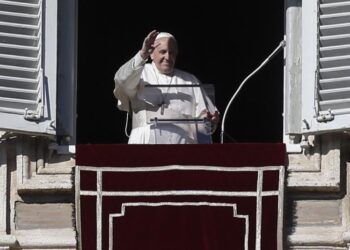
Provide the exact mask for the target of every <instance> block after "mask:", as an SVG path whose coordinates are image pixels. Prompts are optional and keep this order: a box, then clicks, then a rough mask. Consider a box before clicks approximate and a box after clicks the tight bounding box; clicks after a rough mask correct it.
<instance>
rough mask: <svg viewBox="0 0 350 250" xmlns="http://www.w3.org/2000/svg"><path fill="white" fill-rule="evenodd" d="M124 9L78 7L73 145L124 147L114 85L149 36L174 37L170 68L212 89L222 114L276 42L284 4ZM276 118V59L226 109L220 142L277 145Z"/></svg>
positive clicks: (279, 66)
mask: <svg viewBox="0 0 350 250" xmlns="http://www.w3.org/2000/svg"><path fill="white" fill-rule="evenodd" d="M125 5H128V3H124V4H123V7H121V4H120V3H117V2H104V3H103V4H96V1H80V2H79V28H78V30H79V33H78V36H79V40H78V41H79V42H78V99H77V102H78V107H77V108H78V110H77V113H78V117H77V143H126V142H127V137H126V136H125V134H124V126H125V115H126V114H125V112H121V111H119V110H118V109H117V107H116V105H117V101H116V99H115V98H114V96H113V93H112V91H113V88H114V82H113V77H114V73H115V71H116V70H117V69H118V68H119V67H120V66H121V65H122V64H123V63H124V62H126V61H127V60H129V59H130V58H131V57H132V56H134V55H135V54H136V52H137V51H138V50H139V49H140V48H141V45H142V41H143V38H144V37H145V36H146V35H147V34H148V32H149V31H151V30H152V29H157V30H160V31H167V32H170V33H173V34H174V35H175V37H176V39H177V40H178V43H179V49H180V53H179V56H178V61H177V67H178V68H180V69H182V70H185V71H188V72H190V73H193V74H194V75H196V76H197V77H198V78H199V79H200V80H201V82H202V83H209V84H214V85H215V92H216V106H217V107H218V109H219V110H220V112H221V113H222V114H223V112H224V109H225V107H226V105H227V103H228V101H229V99H230V98H231V96H232V95H233V94H234V92H235V91H236V89H237V88H238V86H239V84H240V83H241V82H242V81H243V79H244V78H245V77H246V76H247V75H248V74H250V73H251V72H252V71H253V70H254V69H255V68H256V67H258V66H259V65H260V63H261V62H262V61H263V60H264V59H265V58H266V57H267V56H268V55H269V54H270V53H271V52H272V51H273V50H274V49H275V48H276V47H277V46H278V44H279V43H280V41H281V40H282V39H283V33H284V32H283V29H284V28H283V26H284V6H283V1H255V2H247V1H246V2H244V1H243V2H242V1H240V2H235V4H234V5H233V6H231V5H232V3H231V4H229V3H227V4H226V5H223V4H220V5H217V6H214V5H213V3H208V4H203V3H201V4H200V5H198V4H194V3H193V4H190V3H187V4H186V5H181V4H176V3H172V4H171V5H172V6H171V7H170V6H164V5H157V4H155V3H152V4H151V5H148V4H147V5H146V4H141V3H137V4H136V3H133V4H130V6H129V7H128V6H125ZM136 5H137V6H136ZM142 5H145V6H142ZM157 6H158V7H157ZM135 8H136V9H135ZM282 112H283V55H282V53H281V52H280V53H279V54H278V55H277V56H276V57H275V58H274V59H273V60H272V61H271V62H270V63H269V64H268V65H266V66H265V67H264V68H263V69H262V70H261V71H260V72H258V73H257V74H256V75H255V76H254V77H253V78H252V79H251V80H249V82H247V83H246V85H245V86H244V88H243V89H242V90H241V92H240V93H239V95H238V96H237V98H236V100H235V101H234V103H233V104H232V106H231V108H230V110H229V113H228V116H227V120H226V123H225V130H226V133H227V134H228V135H229V136H227V137H225V142H232V140H231V139H234V140H235V141H236V142H282V133H283V132H282V130H283V129H282V128H283V125H282V124H283V121H282ZM129 126H130V125H129ZM219 135H220V126H219V128H218V130H217V131H216V133H215V134H214V137H213V138H214V142H219V137H220V136H219ZM229 137H232V138H231V139H230V138H229Z"/></svg>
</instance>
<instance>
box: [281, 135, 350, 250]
mask: <svg viewBox="0 0 350 250" xmlns="http://www.w3.org/2000/svg"><path fill="white" fill-rule="evenodd" d="M310 140H311V141H310V145H311V146H310V148H309V149H308V150H305V151H304V152H303V153H299V154H289V155H288V157H289V164H288V166H287V170H288V174H287V189H286V195H285V197H286V202H285V213H284V215H285V230H284V234H285V243H286V248H287V249H298V250H299V249H300V250H301V249H349V247H348V244H349V242H350V241H349V240H350V238H349V235H350V234H349V228H350V220H349V215H350V198H349V194H350V189H349V185H348V183H349V181H350V172H349V168H350V164H349V162H350V161H349V159H350V149H349V144H350V137H349V135H348V134H345V133H340V134H325V135H319V136H317V137H313V138H311V139H310Z"/></svg>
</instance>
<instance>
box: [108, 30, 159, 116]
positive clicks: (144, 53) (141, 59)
mask: <svg viewBox="0 0 350 250" xmlns="http://www.w3.org/2000/svg"><path fill="white" fill-rule="evenodd" d="M157 35H158V32H157V31H155V30H154V31H152V32H150V33H149V34H148V35H147V37H146V38H145V39H144V41H143V44H142V48H141V50H140V51H139V52H138V53H137V54H136V55H135V56H134V57H133V58H132V59H131V60H129V61H128V62H126V63H125V64H124V65H123V66H121V67H120V68H119V69H118V71H117V72H116V74H115V76H114V82H115V88H114V91H113V93H114V95H115V97H116V98H117V99H118V107H119V109H121V110H125V111H128V110H129V105H128V103H129V98H130V97H132V96H134V95H135V94H136V91H137V86H138V85H139V83H140V78H141V74H142V71H143V68H144V65H145V64H146V62H147V59H148V57H149V55H150V54H151V53H152V52H153V50H154V48H155V46H154V41H155V38H156V37H157Z"/></svg>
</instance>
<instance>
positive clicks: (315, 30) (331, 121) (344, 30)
mask: <svg viewBox="0 0 350 250" xmlns="http://www.w3.org/2000/svg"><path fill="white" fill-rule="evenodd" d="M302 8H303V12H302V13H303V27H302V29H303V31H302V34H303V37H302V44H303V48H302V60H303V69H302V70H303V72H302V91H303V94H302V95H303V97H302V107H303V108H302V109H303V111H302V116H303V127H302V130H303V132H305V133H319V132H320V133H321V132H327V131H335V130H345V129H349V128H350V0H319V1H316V0H312V1H310V0H308V1H303V7H302Z"/></svg>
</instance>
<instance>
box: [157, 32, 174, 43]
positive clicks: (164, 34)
mask: <svg viewBox="0 0 350 250" xmlns="http://www.w3.org/2000/svg"><path fill="white" fill-rule="evenodd" d="M160 38H172V39H174V40H175V41H176V39H175V37H174V36H173V35H172V34H170V33H168V32H159V34H158V35H157V37H156V40H157V39H160Z"/></svg>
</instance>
